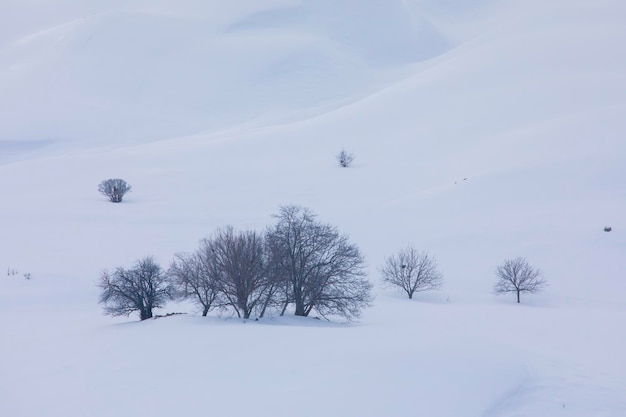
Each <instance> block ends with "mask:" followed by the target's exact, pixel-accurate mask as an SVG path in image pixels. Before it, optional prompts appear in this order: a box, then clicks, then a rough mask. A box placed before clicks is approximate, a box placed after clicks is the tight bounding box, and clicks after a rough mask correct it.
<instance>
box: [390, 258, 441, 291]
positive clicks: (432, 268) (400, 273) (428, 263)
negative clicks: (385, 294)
mask: <svg viewBox="0 0 626 417" xmlns="http://www.w3.org/2000/svg"><path fill="white" fill-rule="evenodd" d="M380 272H381V274H382V281H383V283H384V284H387V285H392V286H396V287H400V288H401V289H402V290H404V292H406V293H407V295H408V296H409V298H411V299H412V298H413V294H414V293H415V292H420V291H429V290H436V289H439V288H441V286H442V284H443V276H442V274H441V273H440V272H439V271H438V270H437V262H436V260H435V258H434V257H432V256H430V255H429V254H428V253H427V252H420V251H418V250H417V249H415V248H414V247H412V246H407V247H406V248H405V249H402V250H400V251H398V252H397V253H396V254H394V255H392V256H390V257H389V258H387V260H386V261H385V265H384V266H383V267H382V268H381V269H380Z"/></svg>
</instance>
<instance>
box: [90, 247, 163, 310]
mask: <svg viewBox="0 0 626 417" xmlns="http://www.w3.org/2000/svg"><path fill="white" fill-rule="evenodd" d="M98 287H100V289H101V290H102V292H101V293H100V303H103V304H104V305H105V313H106V314H110V315H112V316H128V315H130V314H131V313H133V312H135V311H138V312H139V317H140V319H141V320H146V319H149V318H151V317H152V310H153V309H155V308H160V307H163V306H164V305H165V303H166V302H167V301H168V300H170V299H171V298H172V295H173V290H174V289H173V288H172V286H171V285H170V283H169V281H168V280H167V278H166V277H165V275H164V274H163V273H162V271H161V267H160V266H159V265H158V264H157V263H156V262H155V261H154V259H153V258H152V257H146V258H143V259H141V260H139V261H137V263H136V264H135V266H134V267H133V268H131V269H124V268H117V269H116V270H115V271H113V272H112V273H109V272H107V271H104V272H103V273H102V275H101V276H100V281H99V283H98Z"/></svg>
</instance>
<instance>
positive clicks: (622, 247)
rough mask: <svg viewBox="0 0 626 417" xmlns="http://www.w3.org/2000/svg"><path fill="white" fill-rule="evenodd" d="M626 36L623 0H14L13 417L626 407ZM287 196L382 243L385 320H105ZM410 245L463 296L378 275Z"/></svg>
mask: <svg viewBox="0 0 626 417" xmlns="http://www.w3.org/2000/svg"><path fill="white" fill-rule="evenodd" d="M625 40H626V3H624V2H623V1H622V0H553V1H548V2H546V1H539V0H501V1H495V0H471V1H468V0H466V1H461V0H446V1H443V0H403V1H401V0H264V1H258V0H241V1H233V2H224V1H217V0H180V1H173V0H168V1H166V0H124V1H122V0H107V1H104V0H97V1H96V0H94V1H91V0H90V1H87V0H82V1H79V0H55V1H50V0H5V1H3V2H2V4H0V117H1V120H0V190H1V192H2V201H1V202H0V236H1V238H0V271H6V273H5V272H3V273H2V275H0V335H1V336H0V337H1V338H0V416H2V417H4V416H6V417H41V416H46V417H84V416H90V417H119V416H125V415H146V416H148V415H149V416H152V417H166V416H167V417H169V416H172V415H185V416H186V415H195V414H211V415H233V416H249V415H254V416H258V417H264V416H272V417H275V416H283V415H293V416H341V417H345V416H358V417H368V416H372V417H381V416H416V415H419V416H429V417H439V416H441V417H460V416H469V417H472V416H476V417H505V416H516V417H521V416H528V417H537V416H567V417H589V416H597V417H622V416H625V415H626V361H624V360H623V358H622V357H623V354H624V352H626V332H624V331H623V329H624V323H626V301H625V300H624V293H625V292H626V283H625V282H624V271H626V232H625V231H626V220H625V218H624V216H625V213H626V211H625V208H626V193H625V191H624V184H625V183H626V140H625V138H626V117H624V115H625V114H626V49H625V48H623V43H624V41H625ZM342 148H344V149H346V150H347V151H349V152H352V153H354V154H355V157H356V158H355V161H354V164H353V166H352V167H351V168H348V169H343V168H339V167H338V166H337V163H336V160H335V155H336V154H337V153H338V152H339V151H340V150H341V149H342ZM106 178H122V179H124V180H126V181H128V183H130V184H131V185H132V187H133V190H132V192H131V193H129V194H127V195H126V196H125V198H124V202H123V203H121V204H111V203H109V202H108V201H107V200H106V198H104V197H103V196H101V195H100V194H98V192H97V184H98V183H99V182H100V181H102V180H103V179H106ZM283 204H299V205H303V206H306V207H308V208H310V209H311V210H313V211H314V212H316V213H318V214H319V217H320V220H322V221H324V222H328V223H331V224H333V225H336V226H337V227H338V228H339V229H340V230H341V231H342V232H345V233H348V234H349V235H350V239H351V241H353V242H354V243H356V244H357V245H358V246H359V247H360V248H361V250H362V251H363V253H364V254H365V255H366V257H367V261H368V265H369V266H368V272H369V278H370V279H371V280H372V281H373V282H375V283H376V290H375V292H376V299H375V302H374V305H373V306H372V307H371V308H370V309H368V310H366V311H365V312H364V315H363V317H362V320H361V321H360V322H358V323H341V322H340V321H335V322H330V323H329V322H326V321H324V320H315V319H314V318H295V317H277V316H273V317H269V318H265V319H262V320H259V321H248V322H243V321H241V320H237V319H235V318H232V317H224V316H223V315H218V314H216V313H213V314H211V315H210V317H207V318H202V317H199V314H198V312H197V311H195V310H194V309H193V307H190V306H189V305H188V304H186V303H178V304H176V303H173V304H171V305H168V307H167V308H166V309H163V310H162V311H158V313H160V314H163V313H167V312H186V313H188V314H186V315H176V316H172V317H167V318H161V319H156V320H148V321H145V322H138V321H137V318H136V317H134V316H131V317H130V318H122V319H111V318H110V317H106V316H104V315H103V314H102V307H101V306H100V305H98V303H97V301H98V295H99V294H98V289H97V288H96V286H95V283H96V281H97V279H98V277H99V275H100V273H101V271H102V270H103V269H112V268H115V267H117V266H124V267H128V266H130V265H131V264H132V263H133V262H134V261H135V260H136V259H139V258H142V257H144V256H146V255H154V257H155V259H157V260H158V261H159V262H160V263H161V265H163V266H164V267H167V266H168V264H169V262H170V261H171V259H172V258H173V256H174V254H176V253H179V252H189V251H193V250H194V249H195V248H196V247H197V242H198V240H199V239H201V238H203V237H205V236H207V235H208V234H210V233H211V232H213V231H214V230H215V229H216V228H218V227H222V226H226V225H233V226H234V227H236V228H238V229H246V228H254V229H258V230H261V229H262V228H264V227H265V226H266V225H268V224H270V223H271V222H272V221H273V219H272V217H271V216H272V214H273V213H276V212H277V211H278V209H279V207H280V205H283ZM605 226H611V227H612V231H611V232H610V233H606V232H603V228H604V227H605ZM408 243H411V244H413V245H415V246H416V247H417V248H419V249H420V250H427V251H429V252H430V253H431V254H432V255H434V256H435V257H436V258H437V261H438V263H439V266H440V268H441V271H442V272H443V274H444V279H445V286H444V289H443V290H441V291H436V292H432V293H420V294H418V295H416V296H415V299H414V300H408V299H405V297H404V296H403V295H402V294H401V293H399V292H396V291H395V290H393V289H389V288H382V287H381V286H380V285H379V284H378V283H379V273H378V267H379V266H380V265H381V264H382V263H383V261H384V259H385V257H387V256H389V255H391V254H392V253H393V252H395V251H396V250H398V249H401V248H402V247H405V246H406V245H407V244H408ZM518 256H522V257H525V258H526V259H527V260H528V261H529V262H530V263H531V264H532V265H534V266H536V267H538V268H540V269H541V270H542V271H543V273H544V276H545V277H546V279H547V280H548V282H549V284H550V286H549V287H548V288H547V290H546V291H545V292H543V293H541V294H538V295H525V294H523V295H522V303H521V304H520V305H518V304H516V303H515V297H514V296H513V295H511V296H510V297H507V296H500V297H496V296H495V295H494V294H493V293H492V286H493V284H494V280H495V275H494V270H495V268H496V266H497V265H498V264H500V263H501V262H503V261H504V259H506V258H514V257H518ZM25 275H28V276H30V279H26V278H25Z"/></svg>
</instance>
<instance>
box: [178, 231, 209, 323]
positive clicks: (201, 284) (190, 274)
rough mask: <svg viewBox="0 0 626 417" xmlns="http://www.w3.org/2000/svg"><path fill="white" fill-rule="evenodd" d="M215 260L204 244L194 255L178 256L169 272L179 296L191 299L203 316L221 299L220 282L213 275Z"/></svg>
mask: <svg viewBox="0 0 626 417" xmlns="http://www.w3.org/2000/svg"><path fill="white" fill-rule="evenodd" d="M214 258H215V256H214V254H213V252H212V251H211V250H210V249H209V248H208V247H207V245H206V244H204V243H203V244H201V245H200V248H199V249H198V250H197V251H196V252H195V253H193V254H190V255H187V254H177V255H176V256H175V258H174V261H173V262H172V265H171V266H170V269H169V271H168V275H169V277H170V279H171V280H172V283H173V284H174V286H175V287H176V290H177V294H178V295H179V296H181V297H183V298H191V299H192V300H193V302H194V303H195V304H197V305H198V306H199V307H200V308H201V309H202V316H206V315H207V314H208V313H209V311H210V310H211V308H212V307H214V306H215V303H216V302H218V298H219V297H218V296H219V286H218V281H217V279H216V277H215V276H213V275H212V267H211V265H212V263H213V262H214Z"/></svg>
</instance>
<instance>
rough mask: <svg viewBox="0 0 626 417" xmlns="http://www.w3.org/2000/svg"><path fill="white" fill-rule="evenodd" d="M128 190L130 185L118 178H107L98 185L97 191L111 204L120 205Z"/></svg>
mask: <svg viewBox="0 0 626 417" xmlns="http://www.w3.org/2000/svg"><path fill="white" fill-rule="evenodd" d="M130 190H131V186H130V184H128V183H127V182H126V181H124V180H122V179H119V178H109V179H108V180H104V181H102V182H101V183H100V184H98V191H100V192H101V193H102V194H104V195H105V196H107V197H108V198H109V200H111V202H112V203H121V202H122V198H124V195H125V194H126V193H128V192H130Z"/></svg>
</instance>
